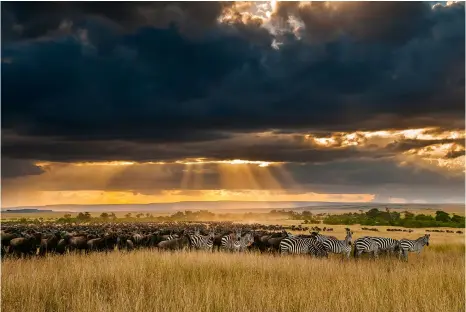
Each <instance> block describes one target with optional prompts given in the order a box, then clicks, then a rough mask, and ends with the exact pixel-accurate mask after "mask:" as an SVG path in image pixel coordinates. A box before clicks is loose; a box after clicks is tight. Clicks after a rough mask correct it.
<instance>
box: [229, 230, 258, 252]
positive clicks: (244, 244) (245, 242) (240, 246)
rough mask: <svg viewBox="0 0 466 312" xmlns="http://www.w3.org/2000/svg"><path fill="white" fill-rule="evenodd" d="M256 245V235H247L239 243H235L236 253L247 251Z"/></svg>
mask: <svg viewBox="0 0 466 312" xmlns="http://www.w3.org/2000/svg"><path fill="white" fill-rule="evenodd" d="M252 243H254V235H253V234H252V233H246V234H245V235H244V236H243V237H241V238H240V240H239V241H236V242H234V248H235V251H246V250H247V249H248V247H249V246H251V245H252Z"/></svg>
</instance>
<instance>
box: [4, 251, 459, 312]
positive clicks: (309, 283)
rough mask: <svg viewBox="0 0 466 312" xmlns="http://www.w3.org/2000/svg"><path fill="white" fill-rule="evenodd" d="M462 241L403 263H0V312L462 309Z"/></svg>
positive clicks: (238, 258)
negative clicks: (0, 271)
mask: <svg viewBox="0 0 466 312" xmlns="http://www.w3.org/2000/svg"><path fill="white" fill-rule="evenodd" d="M464 273H465V272H464V245H456V244H455V245H446V246H431V247H427V248H426V249H425V250H424V251H423V254H421V255H420V256H417V255H413V254H410V259H409V262H408V263H402V262H399V261H396V260H395V259H387V258H384V259H379V260H378V261H369V260H367V259H362V260H360V261H355V260H354V259H350V260H349V261H342V260H341V258H340V257H332V258H331V259H329V260H315V259H310V258H308V257H293V256H269V255H257V254H226V253H214V254H210V253H197V252H192V253H168V252H167V253H166V252H164V253H158V252H155V251H152V252H151V251H136V252H132V253H119V252H114V253H109V254H91V255H67V256H63V257H48V258H45V259H33V260H6V261H4V262H3V263H2V303H1V305H2V311H6V312H14V311H18V312H19V311H28V312H33V311H47V312H51V311H66V312H72V311H112V312H118V311H124V312H129V311H176V312H178V311H190V312H193V311H235V312H238V311H319V312H325V311H329V312H330V311H331V312H337V311H345V312H347V311H371V312H373V311H378V312H382V311H403V312H405V311H419V312H420V311H422V312H425V311H435V312H442V311H454V312H458V311H464V309H465V292H464V282H465V277H464Z"/></svg>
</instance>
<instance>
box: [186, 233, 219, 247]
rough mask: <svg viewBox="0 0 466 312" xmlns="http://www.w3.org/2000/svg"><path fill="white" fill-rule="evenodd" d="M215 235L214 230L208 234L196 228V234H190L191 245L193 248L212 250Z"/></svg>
mask: <svg viewBox="0 0 466 312" xmlns="http://www.w3.org/2000/svg"><path fill="white" fill-rule="evenodd" d="M214 236H215V233H214V231H213V230H211V231H210V232H209V234H208V235H201V234H200V231H199V230H196V231H194V234H192V235H189V236H188V239H189V246H190V247H191V248H192V249H197V250H208V251H212V247H213V246H214Z"/></svg>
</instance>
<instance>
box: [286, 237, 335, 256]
mask: <svg viewBox="0 0 466 312" xmlns="http://www.w3.org/2000/svg"><path fill="white" fill-rule="evenodd" d="M280 252H281V253H282V254H311V255H312V256H314V257H319V258H321V257H325V258H328V252H327V250H326V248H325V246H324V245H323V244H322V243H321V242H319V241H318V240H317V239H316V237H315V236H311V237H297V236H293V237H290V238H284V239H283V240H282V241H281V242H280Z"/></svg>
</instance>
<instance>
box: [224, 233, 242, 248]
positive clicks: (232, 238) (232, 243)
mask: <svg viewBox="0 0 466 312" xmlns="http://www.w3.org/2000/svg"><path fill="white" fill-rule="evenodd" d="M240 239H241V230H237V231H236V232H235V233H232V234H229V235H225V236H223V237H222V248H223V249H225V250H229V251H235V250H236V248H237V247H236V246H238V242H239V240H240Z"/></svg>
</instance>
